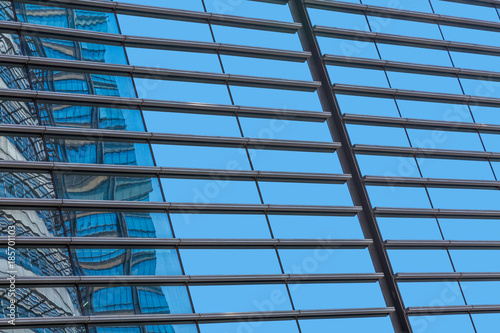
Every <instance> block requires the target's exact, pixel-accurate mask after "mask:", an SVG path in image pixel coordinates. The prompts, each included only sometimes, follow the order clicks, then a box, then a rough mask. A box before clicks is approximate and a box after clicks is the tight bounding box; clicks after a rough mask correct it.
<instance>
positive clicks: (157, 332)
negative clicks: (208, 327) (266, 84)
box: [37, 325, 198, 333]
mask: <svg viewBox="0 0 500 333" xmlns="http://www.w3.org/2000/svg"><path fill="white" fill-rule="evenodd" d="M88 331H89V332H90V333H198V329H197V328H196V325H147V326H146V325H143V326H139V325H134V326H102V327H101V326H95V327H93V326H90V327H89V330H88ZM37 333H38V332H37ZM43 333H45V332H43Z"/></svg>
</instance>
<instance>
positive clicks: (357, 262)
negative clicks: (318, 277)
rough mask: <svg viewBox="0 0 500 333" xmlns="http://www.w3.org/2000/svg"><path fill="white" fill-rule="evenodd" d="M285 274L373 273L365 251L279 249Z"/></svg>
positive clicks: (319, 248) (319, 244) (319, 243)
mask: <svg viewBox="0 0 500 333" xmlns="http://www.w3.org/2000/svg"><path fill="white" fill-rule="evenodd" d="M279 254H280V259H281V262H282V264H283V269H284V271H285V273H286V274H333V273H374V272H375V270H374V269H373V264H372V261H371V259H370V254H369V253H368V250H367V249H327V248H323V247H322V246H321V241H320V240H318V247H317V248H316V249H301V250H296V249H293V250H292V249H290V250H285V249H280V250H279Z"/></svg>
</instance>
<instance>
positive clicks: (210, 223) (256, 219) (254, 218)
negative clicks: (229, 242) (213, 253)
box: [170, 213, 271, 238]
mask: <svg viewBox="0 0 500 333" xmlns="http://www.w3.org/2000/svg"><path fill="white" fill-rule="evenodd" d="M170 218H171V219H172V224H173V226H174V231H175V235H176V237H178V238H271V235H270V232H269V227H268V225H267V221H266V217H265V216H264V215H234V214H187V213H186V214H170Z"/></svg>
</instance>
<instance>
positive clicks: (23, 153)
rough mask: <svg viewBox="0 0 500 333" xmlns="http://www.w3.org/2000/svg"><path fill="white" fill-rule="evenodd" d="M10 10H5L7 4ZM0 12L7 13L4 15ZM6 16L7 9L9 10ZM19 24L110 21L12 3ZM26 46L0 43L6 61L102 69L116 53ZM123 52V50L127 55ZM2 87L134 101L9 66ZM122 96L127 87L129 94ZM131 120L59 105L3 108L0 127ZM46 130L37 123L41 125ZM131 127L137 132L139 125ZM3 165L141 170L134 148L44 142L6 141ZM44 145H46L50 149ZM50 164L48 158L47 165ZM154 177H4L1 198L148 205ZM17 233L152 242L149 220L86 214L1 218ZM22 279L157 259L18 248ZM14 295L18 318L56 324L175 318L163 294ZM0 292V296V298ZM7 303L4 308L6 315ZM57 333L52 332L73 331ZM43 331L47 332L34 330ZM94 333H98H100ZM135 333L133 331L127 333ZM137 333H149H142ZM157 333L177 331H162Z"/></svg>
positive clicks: (62, 44) (113, 112)
mask: <svg viewBox="0 0 500 333" xmlns="http://www.w3.org/2000/svg"><path fill="white" fill-rule="evenodd" d="M4 3H6V2H2V4H4ZM0 10H1V9H0ZM5 10H6V8H5V7H4V11H5ZM16 11H17V17H18V19H19V20H21V21H24V22H29V23H33V24H48V23H50V24H51V25H55V26H60V27H70V28H75V27H76V28H79V29H87V28H88V29H89V30H95V29H98V30H101V31H107V30H108V24H109V22H108V19H109V15H107V14H100V13H96V12H85V11H77V10H70V9H68V10H66V9H57V8H50V7H45V8H44V7H40V6H36V5H30V4H19V3H17V4H16ZM22 39H23V43H22V47H21V46H20V45H19V41H18V40H15V39H14V38H13V37H12V35H6V34H3V35H1V38H0V51H1V52H2V54H19V53H21V52H22V53H23V54H24V55H27V56H35V57H43V58H58V59H71V60H85V61H93V62H105V58H106V57H107V56H109V55H108V54H107V52H108V53H109V52H110V51H109V50H108V49H107V48H106V47H104V46H102V45H95V44H91V43H84V42H79V41H67V40H55V39H50V38H42V37H37V36H23V37H22ZM121 52H123V50H121ZM0 78H1V82H0V88H10V89H34V90H47V91H58V92H67V93H79V94H89V95H95V94H101V95H109V96H129V95H130V94H131V91H124V89H125V88H127V86H126V85H125V86H124V85H121V83H120V82H117V81H116V80H115V79H114V78H113V77H109V76H105V75H93V74H89V73H82V72H80V73H76V72H75V73H71V72H63V71H54V70H46V69H32V68H28V74H26V68H23V67H19V68H18V67H3V68H2V69H1V71H0ZM124 87H125V88H124ZM130 113H131V112H130V111H128V110H123V112H122V110H119V109H112V108H99V107H94V106H75V105H56V104H47V103H24V102H17V101H3V102H2V104H1V115H0V117H1V122H2V124H24V125H48V126H70V127H76V128H83V129H84V128H106V129H114V130H125V129H127V125H130V124H131V123H133V122H134V121H137V119H135V118H134V117H133V116H132V118H131V115H130ZM40 122H41V123H40ZM134 126H136V127H138V128H140V126H138V125H137V124H134ZM0 140H1V141H0V160H15V161H47V159H48V160H50V161H54V162H66V163H90V164H119V165H136V164H137V163H138V160H137V156H136V155H137V154H136V149H135V146H134V143H130V142H106V141H97V140H85V139H83V140H64V139H49V138H43V137H42V138H39V137H1V138H0ZM44 140H45V141H44ZM47 155H48V156H47ZM151 191H152V185H151V180H150V179H149V178H127V177H108V176H102V177H99V176H86V175H82V174H81V173H80V174H71V173H66V174H54V173H53V174H51V175H49V174H36V173H33V174H32V173H2V178H1V180H0V196H2V197H18V198H19V197H21V198H67V199H80V198H83V199H86V200H92V199H94V200H95V199H104V200H129V201H147V200H149V193H150V192H151ZM12 224H15V225H16V228H17V233H16V235H17V236H18V237H22V236H24V237H47V236H65V237H71V236H76V237H155V236H156V233H155V226H154V224H153V220H152V218H151V215H150V214H148V213H141V212H135V213H126V212H112V213H102V212H89V211H64V212H58V211H20V210H12V211H8V210H3V211H2V212H1V214H0V225H1V226H2V230H6V226H7V225H12ZM6 260H7V258H6V255H5V253H4V252H3V251H2V252H1V253H0V273H1V274H2V275H5V274H6V271H7V261H6ZM17 263H18V265H19V272H18V276H20V277H33V276H73V275H75V274H76V275H154V274H155V263H156V252H155V250H151V249H145V250H134V249H118V250H116V249H115V250H113V249H112V250H110V249H85V250H72V249H68V248H43V247H41V248H38V249H34V248H19V249H18V257H17ZM35 287H36V286H33V288H29V289H28V288H18V295H17V296H18V299H20V301H19V303H18V309H19V310H18V314H19V317H57V316H74V315H83V314H84V313H87V314H94V313H97V314H133V313H136V314H137V313H169V306H168V304H167V301H166V299H165V295H164V294H163V291H162V289H161V288H160V287H154V286H149V287H135V286H119V287H112V286H109V287H102V286H100V287H82V288H79V287H76V288H74V287H67V288H35ZM2 294H3V291H2V292H0V295H2ZM5 302H6V300H5V299H2V306H3V308H6V307H5V305H6V304H7V303H5ZM75 330H76V329H73V328H68V329H60V330H59V329H56V330H54V331H51V332H76V331H75ZM35 331H36V332H42V331H43V332H46V331H45V330H35ZM94 331H95V332H101V330H98V329H97V331H96V329H94ZM130 332H132V331H130ZM140 332H144V331H143V330H142V329H141V330H140ZM158 332H173V330H172V329H171V328H169V327H168V326H165V327H164V328H163V329H161V330H159V331H158Z"/></svg>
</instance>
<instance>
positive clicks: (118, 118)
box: [38, 104, 144, 132]
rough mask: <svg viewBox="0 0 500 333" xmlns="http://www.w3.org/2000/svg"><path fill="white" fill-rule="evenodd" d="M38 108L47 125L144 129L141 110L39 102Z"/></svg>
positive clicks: (126, 129) (43, 122) (140, 130)
mask: <svg viewBox="0 0 500 333" xmlns="http://www.w3.org/2000/svg"><path fill="white" fill-rule="evenodd" d="M38 109H39V110H40V113H41V118H42V124H43V125H46V126H60V127H78V128H103V129H104V128H105V129H110V130H120V131H138V132H143V131H144V123H143V121H142V116H141V112H140V111H139V110H128V109H111V108H104V107H102V108H99V107H91V106H78V105H57V104H39V105H38Z"/></svg>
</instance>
